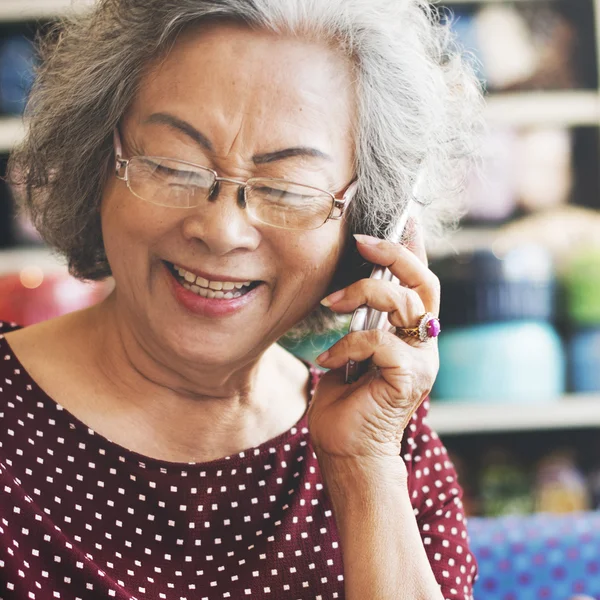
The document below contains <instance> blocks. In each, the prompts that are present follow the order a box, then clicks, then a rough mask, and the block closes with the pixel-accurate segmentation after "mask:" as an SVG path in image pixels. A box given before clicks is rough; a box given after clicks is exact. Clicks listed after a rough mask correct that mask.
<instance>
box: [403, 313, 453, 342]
mask: <svg viewBox="0 0 600 600" xmlns="http://www.w3.org/2000/svg"><path fill="white" fill-rule="evenodd" d="M441 331H442V328H441V326H440V320H439V319H438V318H437V317H436V316H435V315H434V314H432V313H425V314H424V315H423V316H422V317H421V318H420V319H419V324H418V325H417V326H416V327H396V335H398V336H399V337H412V338H417V339H418V340H420V341H421V342H426V341H427V340H430V339H432V338H436V337H437V336H438V335H440V333H441Z"/></svg>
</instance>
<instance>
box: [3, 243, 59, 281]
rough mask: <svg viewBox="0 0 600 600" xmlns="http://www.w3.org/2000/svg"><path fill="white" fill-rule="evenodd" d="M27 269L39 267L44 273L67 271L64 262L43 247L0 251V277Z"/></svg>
mask: <svg viewBox="0 0 600 600" xmlns="http://www.w3.org/2000/svg"><path fill="white" fill-rule="evenodd" d="M27 267H39V268H40V269H42V271H44V273H64V272H66V271H67V267H66V264H65V262H64V261H61V260H60V259H59V258H58V257H56V256H55V255H54V254H52V253H51V252H50V251H49V250H48V249H47V248H44V247H40V248H15V249H10V250H0V276H1V275H6V274H8V273H18V272H19V271H21V270H23V269H25V268H27Z"/></svg>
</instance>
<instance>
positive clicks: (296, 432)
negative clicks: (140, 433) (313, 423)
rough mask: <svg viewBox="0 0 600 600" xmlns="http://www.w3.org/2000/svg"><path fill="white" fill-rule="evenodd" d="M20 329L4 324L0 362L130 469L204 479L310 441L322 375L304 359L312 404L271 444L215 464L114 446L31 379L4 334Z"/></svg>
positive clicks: (0, 332) (69, 424)
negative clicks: (9, 362) (12, 367)
mask: <svg viewBox="0 0 600 600" xmlns="http://www.w3.org/2000/svg"><path fill="white" fill-rule="evenodd" d="M18 329H21V326H19V325H18V324H16V323H6V322H3V321H0V358H1V359H4V360H6V356H10V358H11V359H12V361H14V363H13V364H14V365H15V366H16V368H17V369H18V370H19V377H21V378H24V379H25V386H26V385H28V386H29V387H30V388H31V389H30V390H28V391H29V392H31V393H34V394H36V395H37V396H38V398H41V400H39V399H38V402H40V401H42V402H43V403H44V404H45V405H46V407H47V408H50V409H52V408H53V409H54V410H55V411H56V414H59V415H61V418H62V419H64V425H65V427H66V428H67V429H68V430H69V431H78V432H79V433H81V434H84V435H85V436H86V439H87V440H88V441H89V440H93V441H94V443H95V444H96V445H97V446H98V448H97V449H98V453H99V454H101V455H103V456H106V455H107V454H108V453H109V452H110V454H112V455H113V456H114V457H116V459H117V460H118V461H119V462H121V463H128V464H130V465H131V464H134V465H136V466H137V467H138V468H140V469H144V470H152V471H159V472H161V473H163V474H168V473H173V472H175V471H179V472H180V473H184V472H185V474H186V475H187V474H188V472H189V471H199V472H200V475H201V476H203V475H204V474H205V473H203V471H208V470H210V471H213V470H218V469H219V468H222V467H225V466H234V465H238V466H239V465H242V464H244V463H246V462H251V461H252V460H253V459H254V458H256V457H258V456H261V455H267V454H275V453H276V452H277V449H278V448H283V447H284V446H285V445H286V443H288V442H291V441H295V442H296V443H300V442H301V441H302V439H303V438H306V441H307V443H308V407H309V406H310V402H311V400H312V396H313V393H314V391H315V388H316V385H317V383H318V380H319V377H320V372H319V370H318V369H317V368H316V367H315V366H314V365H311V364H310V363H309V362H307V361H305V360H302V359H301V360H302V362H303V363H304V364H305V365H306V367H307V368H308V370H309V377H310V391H309V400H308V402H307V406H306V410H305V411H304V413H303V414H302V416H301V417H300V419H299V420H298V421H297V422H296V423H295V424H294V425H293V426H292V427H291V428H290V429H288V430H287V431H284V432H283V433H280V434H279V435H277V436H275V437H274V438H271V439H270V440H267V441H265V442H263V443H262V444H259V445H258V446H254V447H251V448H247V449H245V450H242V451H241V452H238V453H236V454H231V455H229V456H224V457H222V458H217V459H215V460H212V461H207V462H173V461H168V460H163V459H159V458H153V457H150V456H145V455H144V454H140V453H138V452H136V451H135V450H130V449H129V448H126V447H125V446H122V445H120V444H118V443H117V442H113V441H112V440H110V439H109V438H107V437H105V436H103V435H102V434H100V433H98V432H96V431H94V430H93V429H92V428H91V427H89V426H88V425H87V424H86V423H84V422H83V421H81V420H80V419H79V418H78V417H76V416H75V415H74V414H72V413H71V412H69V411H68V410H67V409H66V408H65V407H64V406H62V405H61V404H59V403H58V402H56V400H54V399H53V398H52V397H50V396H49V395H48V394H47V393H46V392H45V391H44V390H43V389H42V388H41V387H40V386H39V385H38V384H37V383H36V381H35V379H33V377H31V375H30V374H29V372H28V371H27V369H25V367H24V366H23V365H22V364H21V362H20V361H19V359H18V358H17V357H16V355H15V354H14V353H13V351H12V348H11V347H10V345H9V343H8V341H7V340H6V338H5V336H4V334H6V333H9V332H11V331H16V330H18ZM36 408H37V407H36ZM38 410H39V409H38ZM296 438H297V439H296Z"/></svg>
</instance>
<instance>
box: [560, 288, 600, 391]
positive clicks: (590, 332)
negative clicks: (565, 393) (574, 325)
mask: <svg viewBox="0 0 600 600" xmlns="http://www.w3.org/2000/svg"><path fill="white" fill-rule="evenodd" d="M598 301H599V302H600V299H599V300H598ZM568 356H569V376H570V377H569V379H570V387H571V389H572V390H573V391H574V392H581V393H594V392H600V328H595V329H587V330H585V329H584V330H582V331H579V332H577V333H575V334H574V335H573V336H572V337H571V339H570V340H569V344H568Z"/></svg>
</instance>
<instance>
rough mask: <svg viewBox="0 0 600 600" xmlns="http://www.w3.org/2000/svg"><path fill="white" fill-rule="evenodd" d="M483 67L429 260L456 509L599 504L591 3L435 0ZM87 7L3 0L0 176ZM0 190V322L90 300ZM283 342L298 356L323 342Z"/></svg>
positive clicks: (597, 104)
mask: <svg viewBox="0 0 600 600" xmlns="http://www.w3.org/2000/svg"><path fill="white" fill-rule="evenodd" d="M446 6H447V8H448V10H449V11H451V13H452V14H450V12H447V13H445V14H447V15H448V18H449V19H451V20H452V22H453V27H454V29H455V31H456V32H457V34H458V36H459V38H460V40H461V42H462V44H463V45H464V46H465V47H466V48H467V49H468V50H469V52H470V53H471V54H472V56H473V58H474V60H476V61H477V64H478V65H479V67H478V68H479V76H480V78H481V81H482V82H483V84H484V86H485V89H486V93H487V97H488V104H487V115H488V122H489V132H488V133H487V135H486V139H485V140H484V156H483V160H482V164H481V168H480V170H479V172H478V173H473V175H472V177H471V178H470V181H469V189H468V193H467V198H466V202H467V205H468V212H467V214H466V215H465V218H464V219H463V221H462V223H461V227H460V229H459V230H458V231H457V232H455V233H453V234H451V235H448V236H447V237H446V238H444V239H442V240H438V241H436V242H435V244H431V247H430V248H429V252H430V259H431V266H432V269H433V270H434V271H435V272H436V273H437V274H438V276H439V277H440V279H441V281H442V290H443V302H442V311H441V322H442V326H443V328H444V331H443V333H442V335H441V337H440V338H439V340H440V352H441V365H442V366H441V370H440V374H439V378H438V381H437V384H436V387H435V389H434V392H433V401H432V409H431V424H432V425H433V427H434V428H435V429H436V430H437V431H438V432H439V434H440V436H441V437H442V438H443V441H444V443H445V444H446V446H447V447H448V448H449V450H450V453H451V454H452V457H453V459H454V461H455V463H456V465H457V467H458V468H459V470H460V472H461V477H462V483H463V485H464V487H465V503H466V508H467V511H468V512H469V514H471V515H481V516H495V515H504V514H522V513H531V512H536V511H543V512H547V511H550V512H569V511H578V510H587V509H590V510H594V509H597V508H599V507H600V438H599V436H598V435H597V432H598V426H600V170H599V164H600V135H599V131H600V90H599V78H598V62H599V59H600V0H568V1H560V0H556V1H555V0H552V1H544V0H520V1H505V0H474V1H469V2H460V3H454V2H449V3H447V4H446ZM67 10H86V0H75V2H71V1H70V0H0V175H3V174H4V172H5V166H6V158H7V156H8V154H9V152H10V149H11V147H12V146H13V144H15V142H17V141H18V140H19V138H20V137H21V136H22V135H23V131H24V125H23V123H22V120H21V117H20V115H21V112H22V110H23V107H24V104H25V101H26V97H27V94H28V90H29V87H30V85H31V81H32V77H33V69H34V67H35V63H36V58H35V56H34V53H33V50H32V44H31V40H32V39H33V37H34V36H35V34H36V32H37V31H39V30H43V29H44V27H46V26H47V24H48V23H50V22H51V21H52V20H53V19H56V18H58V17H60V16H61V14H64V13H65V12H66V11H67ZM17 192H18V191H17V190H11V189H10V188H9V187H8V186H7V185H6V184H5V183H4V182H2V181H0V318H1V319H3V320H9V321H15V322H18V323H20V324H23V325H26V324H29V323H34V322H37V321H40V320H43V319H46V318H49V317H51V316H54V315H58V314H62V313H64V312H68V311H70V310H74V309H77V308H79V307H83V306H87V305H89V304H90V303H92V302H97V301H98V300H99V299H100V298H102V297H103V296H104V295H105V294H106V293H108V291H109V289H110V282H108V283H106V284H94V285H90V284H83V283H81V282H78V281H76V280H74V279H72V278H70V277H69V276H68V275H67V273H66V268H65V266H64V265H63V264H62V263H61V261H60V260H58V259H57V258H55V257H53V256H52V255H51V253H50V252H49V251H48V250H47V249H46V248H44V246H43V245H42V244H41V243H40V242H39V240H38V238H37V236H36V234H35V232H34V230H33V229H32V228H31V226H30V224H29V223H28V222H27V221H26V220H24V219H22V218H20V217H18V216H17V215H16V213H15V208H14V207H15V204H14V195H15V193H17ZM339 335H340V333H339V332H338V333H337V334H333V335H331V336H328V337H327V338H312V339H303V340H292V339H288V340H283V341H282V343H283V344H284V345H286V346H287V347H289V348H291V349H292V350H293V351H295V352H297V353H298V354H299V355H302V356H304V357H306V358H309V359H311V358H314V356H315V355H316V354H317V353H318V352H320V351H321V350H322V348H323V347H324V346H327V345H329V344H331V343H332V342H333V341H335V339H336V337H337V336H339Z"/></svg>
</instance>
